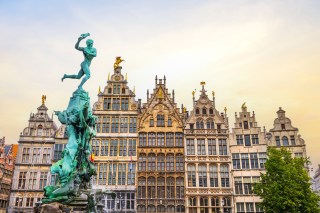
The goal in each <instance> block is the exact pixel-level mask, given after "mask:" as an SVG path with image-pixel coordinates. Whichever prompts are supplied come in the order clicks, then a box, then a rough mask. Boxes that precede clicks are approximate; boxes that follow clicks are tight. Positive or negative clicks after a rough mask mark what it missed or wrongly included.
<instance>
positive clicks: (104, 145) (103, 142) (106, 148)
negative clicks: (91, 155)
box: [97, 139, 109, 156]
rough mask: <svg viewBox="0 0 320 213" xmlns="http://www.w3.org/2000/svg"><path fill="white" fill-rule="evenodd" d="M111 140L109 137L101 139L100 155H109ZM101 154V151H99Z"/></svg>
mask: <svg viewBox="0 0 320 213" xmlns="http://www.w3.org/2000/svg"><path fill="white" fill-rule="evenodd" d="M108 151H109V140H108V139H102V140H101V150H100V155H101V156H108V154H109V152H108ZM97 154H99V153H97Z"/></svg>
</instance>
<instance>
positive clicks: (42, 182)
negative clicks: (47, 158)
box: [39, 172, 48, 189]
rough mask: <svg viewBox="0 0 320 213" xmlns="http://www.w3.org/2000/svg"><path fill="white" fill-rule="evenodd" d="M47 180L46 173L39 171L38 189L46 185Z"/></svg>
mask: <svg viewBox="0 0 320 213" xmlns="http://www.w3.org/2000/svg"><path fill="white" fill-rule="evenodd" d="M47 180H48V173H47V172H41V173H40V182H39V189H43V188H44V187H45V186H46V185H47Z"/></svg>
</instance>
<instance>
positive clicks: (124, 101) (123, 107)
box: [121, 98, 129, 110]
mask: <svg viewBox="0 0 320 213" xmlns="http://www.w3.org/2000/svg"><path fill="white" fill-rule="evenodd" d="M128 109H129V99H128V98H122V99H121V110H128Z"/></svg>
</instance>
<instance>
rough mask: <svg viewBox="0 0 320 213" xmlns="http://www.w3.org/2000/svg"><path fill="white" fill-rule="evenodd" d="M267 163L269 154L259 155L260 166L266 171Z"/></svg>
mask: <svg viewBox="0 0 320 213" xmlns="http://www.w3.org/2000/svg"><path fill="white" fill-rule="evenodd" d="M266 161H267V154H266V153H265V152H260V153H259V165H260V168H261V169H264V164H265V163H266Z"/></svg>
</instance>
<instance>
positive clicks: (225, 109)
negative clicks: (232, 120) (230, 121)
mask: <svg viewBox="0 0 320 213" xmlns="http://www.w3.org/2000/svg"><path fill="white" fill-rule="evenodd" d="M227 111H228V110H227V107H224V114H225V115H227Z"/></svg>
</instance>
